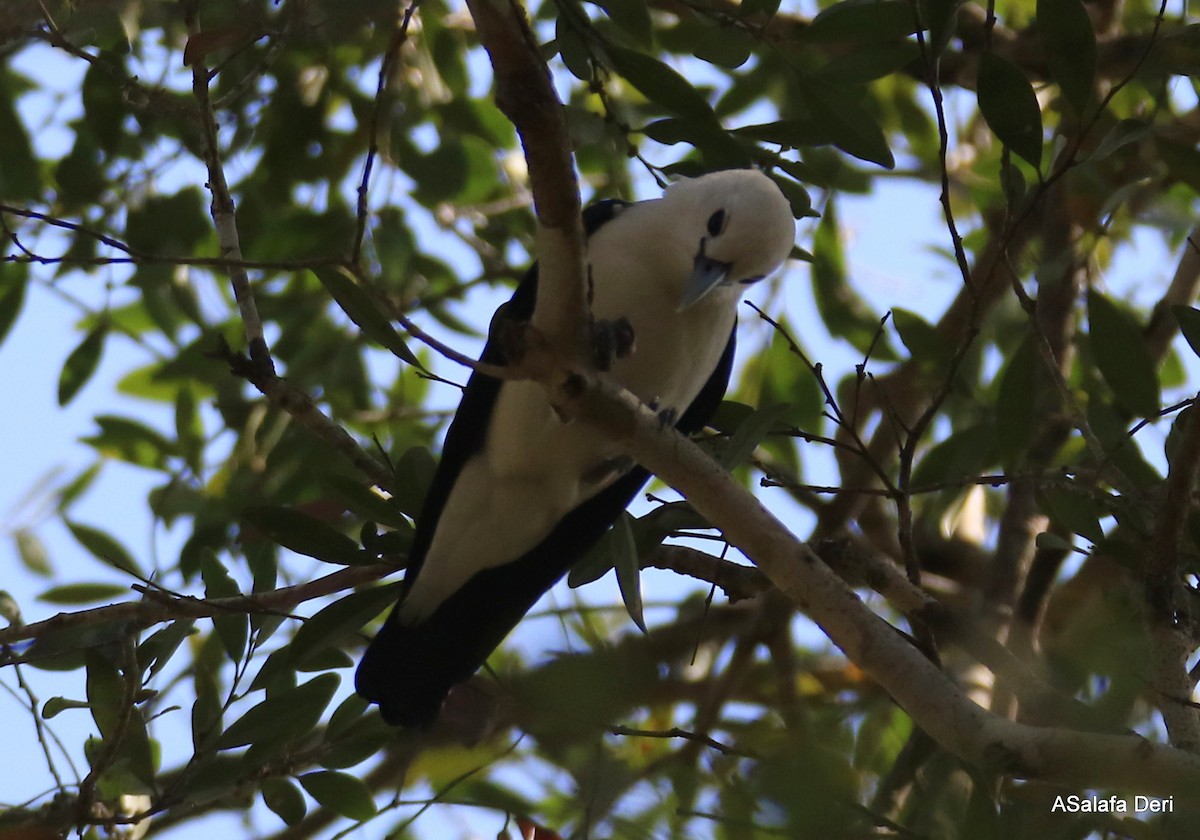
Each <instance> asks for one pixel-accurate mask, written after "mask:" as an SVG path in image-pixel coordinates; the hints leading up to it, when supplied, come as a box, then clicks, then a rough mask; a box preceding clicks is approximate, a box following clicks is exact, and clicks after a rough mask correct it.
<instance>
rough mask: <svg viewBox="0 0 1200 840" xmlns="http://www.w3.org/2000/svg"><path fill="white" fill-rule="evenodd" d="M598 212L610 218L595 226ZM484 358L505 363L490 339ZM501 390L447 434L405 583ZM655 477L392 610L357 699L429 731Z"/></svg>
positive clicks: (712, 401)
mask: <svg viewBox="0 0 1200 840" xmlns="http://www.w3.org/2000/svg"><path fill="white" fill-rule="evenodd" d="M598 208H599V209H598ZM589 213H592V214H593V216H592V219H591V220H590V221H591V222H593V223H594V224H593V225H592V226H591V227H590V228H589V231H588V232H589V233H591V232H592V231H593V230H595V228H597V227H599V225H600V224H603V221H607V220H608V219H609V218H612V215H613V214H614V213H615V209H614V208H613V207H612V206H610V205H607V203H606V204H605V205H593V206H592V207H590V208H588V211H585V215H584V218H585V226H586V225H587V224H588V222H589V219H588V214H589ZM597 213H602V214H606V215H603V216H602V218H601V220H600V221H599V222H596V219H597V215H596V214H597ZM536 295H537V274H536V270H531V271H530V273H529V275H528V276H527V277H526V279H525V280H524V281H523V282H522V284H521V286H520V287H518V289H517V291H516V292H515V293H514V295H513V298H512V300H511V301H510V302H509V304H507V306H508V307H510V309H509V310H508V311H507V312H506V313H505V316H506V317H512V318H515V319H527V318H528V317H529V316H530V315H532V313H533V304H534V302H535V300H536ZM734 347H735V339H734V335H733V333H731V334H730V337H729V341H728V343H727V344H726V347H725V351H724V353H723V354H722V356H721V359H720V361H719V362H718V364H717V367H716V368H715V369H714V371H713V373H712V375H711V376H710V377H709V379H708V381H707V382H706V383H705V385H704V388H703V389H701V392H700V394H699V395H698V396H697V397H696V399H695V400H693V401H692V403H691V405H690V406H688V408H687V410H685V411H684V413H683V414H682V415H681V416H680V418H679V420H678V422H677V423H676V426H677V428H679V429H680V431H683V432H685V433H690V432H693V431H696V430H698V429H700V428H702V427H703V426H704V425H705V424H706V423H707V422H708V420H709V418H710V417H711V416H712V413H713V412H714V411H715V410H716V408H717V406H718V405H719V404H720V402H721V398H722V397H723V396H724V394H725V389H726V388H727V387H728V384H729V376H730V371H731V370H732V367H733V355H734ZM482 358H483V360H484V361H490V362H496V363H502V362H503V359H502V357H501V354H500V352H499V351H498V350H497V349H495V348H493V347H492V342H489V346H488V347H487V348H486V349H485V350H484V354H483V357H482ZM501 384H502V383H500V382H499V381H498V380H495V379H492V378H490V377H485V376H481V375H480V374H474V375H473V376H472V377H471V380H470V382H468V383H467V388H466V390H465V391H464V393H463V399H462V402H461V403H460V405H459V409H458V413H457V414H456V416H455V419H454V421H453V423H452V424H451V426H450V429H449V430H448V432H447V433H446V443H445V446H444V449H443V454H442V461H441V464H440V465H439V467H438V471H437V474H436V476H435V478H434V481H433V484H432V486H431V488H430V490H429V494H428V496H427V497H426V501H425V505H424V507H423V509H422V513H421V518H420V520H419V521H418V523H417V535H416V537H415V539H414V542H413V552H412V560H411V565H410V567H409V571H408V573H407V576H406V581H412V580H414V579H415V575H416V574H417V573H418V571H419V569H420V564H421V562H422V561H423V560H424V554H425V552H426V551H427V550H428V548H429V543H430V541H431V540H432V538H433V531H434V530H435V529H436V526H437V519H438V516H439V515H440V514H441V510H442V508H443V507H444V506H445V503H446V499H447V498H448V496H449V494H450V490H451V488H453V486H454V482H455V480H457V477H458V474H459V472H460V471H461V470H462V467H463V465H464V464H465V463H466V462H467V460H468V459H469V458H470V457H471V456H472V455H474V454H475V453H476V452H478V451H479V450H480V449H481V448H482V446H483V443H484V438H485V436H486V430H487V425H488V421H489V420H490V417H491V411H492V407H493V406H494V405H495V401H496V396H497V394H498V393H499V390H500V385H501ZM649 477H650V473H649V472H647V471H646V470H645V469H643V468H642V467H640V466H635V467H634V468H633V469H632V470H630V471H629V472H628V473H626V474H625V475H623V476H621V477H620V478H618V479H617V480H616V481H615V482H614V483H613V484H612V485H610V486H609V487H606V488H605V489H604V490H602V491H600V492H599V493H597V494H596V495H595V496H593V497H592V498H590V499H588V500H587V501H585V502H582V503H580V504H579V505H578V506H577V507H576V508H574V509H573V510H572V511H571V512H570V513H568V514H567V515H566V516H564V517H563V518H562V519H561V520H560V521H559V523H558V524H557V525H556V526H555V528H554V530H553V531H551V532H550V534H549V535H548V536H547V537H546V538H545V539H544V540H542V542H540V543H539V544H538V545H536V546H534V547H533V548H532V549H530V550H529V551H528V552H526V553H525V554H524V555H523V556H522V557H520V558H519V559H517V560H514V561H513V562H511V563H507V564H505V565H503V566H497V567H494V568H490V569H484V570H483V571H480V572H478V573H476V574H475V575H474V576H473V577H472V578H471V579H470V580H469V581H467V583H466V584H464V585H463V586H462V587H461V588H460V589H459V590H458V591H457V592H455V593H454V594H453V595H451V596H450V597H449V598H447V599H446V600H445V601H443V602H442V603H441V604H440V605H439V606H438V607H437V609H436V610H434V612H433V613H432V614H431V615H430V616H428V617H427V618H425V619H424V620H422V621H420V622H418V623H417V624H414V625H411V626H406V625H404V624H402V623H401V622H400V621H399V617H398V613H397V610H396V609H393V611H392V614H391V615H390V616H389V617H388V620H387V622H386V623H385V624H384V626H383V628H382V629H381V630H380V631H379V633H378V635H377V636H376V637H375V639H374V641H372V642H371V645H370V647H368V649H367V652H366V653H365V654H364V655H363V659H362V662H361V663H360V664H359V667H358V672H357V675H356V677H355V687H356V688H357V690H358V693H359V694H361V695H362V696H363V697H365V698H366V699H368V700H370V701H371V702H373V703H378V704H379V710H380V713H381V714H382V715H383V718H384V720H386V721H387V722H388V723H391V724H393V725H399V726H428V725H429V724H431V723H432V722H433V721H434V720H435V719H436V718H437V715H438V712H439V710H440V709H441V706H442V701H443V700H444V699H445V697H446V694H447V693H448V692H449V691H450V689H451V688H452V687H453V686H454V685H456V684H457V683H460V682H462V681H463V680H465V679H467V678H468V677H470V676H471V675H472V674H474V673H475V672H476V671H477V670H478V669H479V668H480V666H482V665H483V663H484V661H486V660H487V658H488V656H489V655H490V654H491V652H492V651H493V650H495V649H496V647H497V646H499V644H500V643H501V642H502V641H503V640H504V637H505V636H507V635H508V634H509V632H510V631H511V630H512V629H513V627H515V626H516V624H517V622H519V621H520V620H521V617H522V616H524V615H525V613H526V612H528V611H529V608H530V607H532V606H533V604H534V603H535V602H536V601H537V600H538V599H539V598H540V597H541V596H542V595H543V594H544V593H545V592H546V590H548V589H549V588H550V587H551V586H553V585H554V584H555V583H556V582H557V581H558V580H559V579H560V578H561V577H562V576H563V575H564V574H566V572H567V570H568V569H570V567H571V566H572V565H573V564H574V563H575V562H576V561H577V560H579V558H581V557H582V556H583V555H584V554H585V553H586V552H587V550H588V549H589V548H591V547H592V545H594V544H595V543H596V541H597V540H598V539H599V538H600V537H601V536H603V535H604V532H605V531H607V530H608V528H609V527H610V526H611V525H612V523H613V522H614V521H615V520H616V518H617V517H618V516H620V514H621V512H622V511H623V510H625V508H626V507H627V506H628V505H629V503H630V501H632V500H633V497H634V496H635V495H637V492H638V490H640V489H641V488H642V486H643V485H644V484H645V483H646V481H647V479H648V478H649ZM406 588H407V587H406ZM401 597H403V595H402V596H401Z"/></svg>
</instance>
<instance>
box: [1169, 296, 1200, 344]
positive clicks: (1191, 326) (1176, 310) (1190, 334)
mask: <svg viewBox="0 0 1200 840" xmlns="http://www.w3.org/2000/svg"><path fill="white" fill-rule="evenodd" d="M1171 314H1172V315H1174V316H1175V321H1176V323H1178V324H1179V331H1180V332H1181V333H1183V337H1184V338H1185V339H1186V340H1187V343H1188V347H1191V348H1192V352H1193V353H1195V354H1196V355H1197V356H1200V309H1196V308H1195V307H1193V306H1183V305H1182V304H1176V305H1175V306H1172V307H1171Z"/></svg>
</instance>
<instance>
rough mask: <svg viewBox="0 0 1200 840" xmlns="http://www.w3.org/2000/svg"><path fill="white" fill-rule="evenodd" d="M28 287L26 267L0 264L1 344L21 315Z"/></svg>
mask: <svg viewBox="0 0 1200 840" xmlns="http://www.w3.org/2000/svg"><path fill="white" fill-rule="evenodd" d="M28 285H29V275H28V272H27V271H26V269H25V267H24V266H19V265H16V264H14V263H0V344H3V343H4V339H5V338H6V337H7V336H8V331H9V330H11V329H12V325H13V324H15V323H16V322H17V316H18V315H20V314H21V307H22V306H23V305H24V304H25V289H26V287H27V286H28Z"/></svg>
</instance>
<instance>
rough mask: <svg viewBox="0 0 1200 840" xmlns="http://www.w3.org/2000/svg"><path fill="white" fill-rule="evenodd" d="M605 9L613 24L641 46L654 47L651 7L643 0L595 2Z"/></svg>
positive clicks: (604, 0)
mask: <svg viewBox="0 0 1200 840" xmlns="http://www.w3.org/2000/svg"><path fill="white" fill-rule="evenodd" d="M594 2H595V4H596V5H597V6H599V7H600V8H602V9H604V11H605V13H606V14H607V15H608V16H609V17H610V18H611V19H612V22H613V23H615V24H616V25H617V26H619V27H621V29H623V30H624V31H625V32H626V33H627V34H629V35H630V36H631V37H632V38H633V40H634V41H636V42H637V43H638V44H639V45H640V46H642V47H646V48H650V47H653V46H654V27H653V26H652V25H651V22H650V6H649V4H647V3H645V2H643V0H594Z"/></svg>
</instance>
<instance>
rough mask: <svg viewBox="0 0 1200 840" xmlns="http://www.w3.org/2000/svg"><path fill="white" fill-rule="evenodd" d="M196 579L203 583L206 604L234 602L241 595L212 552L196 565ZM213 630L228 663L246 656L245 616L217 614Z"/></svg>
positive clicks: (247, 619)
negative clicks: (228, 599) (228, 600)
mask: <svg viewBox="0 0 1200 840" xmlns="http://www.w3.org/2000/svg"><path fill="white" fill-rule="evenodd" d="M200 576H201V577H202V578H203V580H204V597H205V598H207V599H209V600H213V599H217V598H235V597H237V596H238V595H241V594H242V593H241V590H240V589H238V585H237V583H236V582H235V581H234V579H233V578H232V577H231V576H230V574H229V570H228V569H226V568H225V566H224V565H222V563H221V561H219V560H218V559H217V558H216V555H214V554H213V553H212V552H208V553H206V554H205V556H204V559H203V560H202V561H201V562H200ZM213 627H214V628H215V629H216V631H217V635H218V636H219V637H220V638H221V645H222V646H223V647H224V648H225V653H226V654H227V655H228V656H229V659H230V661H232V662H234V663H238V662H241V661H242V657H243V656H245V655H246V640H247V638H248V637H249V633H250V625H249V617H248V616H247V615H246V614H245V613H238V612H234V611H221V612H219V613H217V614H216V615H214V616H213Z"/></svg>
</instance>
